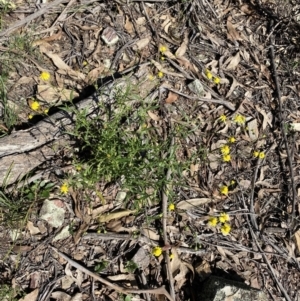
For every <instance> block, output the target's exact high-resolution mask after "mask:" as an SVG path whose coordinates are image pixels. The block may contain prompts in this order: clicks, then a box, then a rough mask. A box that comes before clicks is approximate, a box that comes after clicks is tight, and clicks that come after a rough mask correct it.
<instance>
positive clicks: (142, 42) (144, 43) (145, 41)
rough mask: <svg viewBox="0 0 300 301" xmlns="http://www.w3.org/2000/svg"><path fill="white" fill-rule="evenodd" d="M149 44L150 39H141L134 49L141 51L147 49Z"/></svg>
mask: <svg viewBox="0 0 300 301" xmlns="http://www.w3.org/2000/svg"><path fill="white" fill-rule="evenodd" d="M149 43H150V37H147V38H144V39H140V40H138V41H137V42H136V43H135V45H134V47H133V49H134V50H141V49H143V48H145V47H146V46H147V45H148V44H149Z"/></svg>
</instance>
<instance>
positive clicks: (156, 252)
mask: <svg viewBox="0 0 300 301" xmlns="http://www.w3.org/2000/svg"><path fill="white" fill-rule="evenodd" d="M161 253H162V248H161V247H154V248H153V249H152V255H154V256H156V257H159V256H160V255H161Z"/></svg>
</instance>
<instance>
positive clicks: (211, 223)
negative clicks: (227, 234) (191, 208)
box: [207, 216, 218, 227]
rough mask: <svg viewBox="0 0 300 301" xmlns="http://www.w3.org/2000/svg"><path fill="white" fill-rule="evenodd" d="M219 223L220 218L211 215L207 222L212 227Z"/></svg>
mask: <svg viewBox="0 0 300 301" xmlns="http://www.w3.org/2000/svg"><path fill="white" fill-rule="evenodd" d="M217 223H218V219H217V218H216V217H214V216H210V217H209V219H208V223H207V224H208V225H209V226H210V227H215V226H216V225H217Z"/></svg>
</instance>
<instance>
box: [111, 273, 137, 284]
mask: <svg viewBox="0 0 300 301" xmlns="http://www.w3.org/2000/svg"><path fill="white" fill-rule="evenodd" d="M107 279H109V280H111V281H114V282H115V281H124V280H127V281H134V280H135V279H136V276H135V275H134V274H119V275H112V276H108V277H107Z"/></svg>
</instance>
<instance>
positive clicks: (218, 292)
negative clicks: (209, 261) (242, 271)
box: [196, 276, 268, 301]
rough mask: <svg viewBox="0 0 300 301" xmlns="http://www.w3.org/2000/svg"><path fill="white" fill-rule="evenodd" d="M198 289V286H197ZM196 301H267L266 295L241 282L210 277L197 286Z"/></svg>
mask: <svg viewBox="0 0 300 301" xmlns="http://www.w3.org/2000/svg"><path fill="white" fill-rule="evenodd" d="M197 287H198V285H197ZM196 300H202V301H221V300H222V301H231V300H235V301H252V300H259V301H268V298H267V296H266V294H265V293H264V292H263V291H261V290H258V289H254V288H252V287H250V286H248V285H246V284H245V283H243V282H238V281H233V280H228V279H224V278H220V277H216V276H210V277H209V278H208V279H207V280H206V281H204V282H203V283H202V284H201V287H200V286H199V291H198V292H197V298H196Z"/></svg>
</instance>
